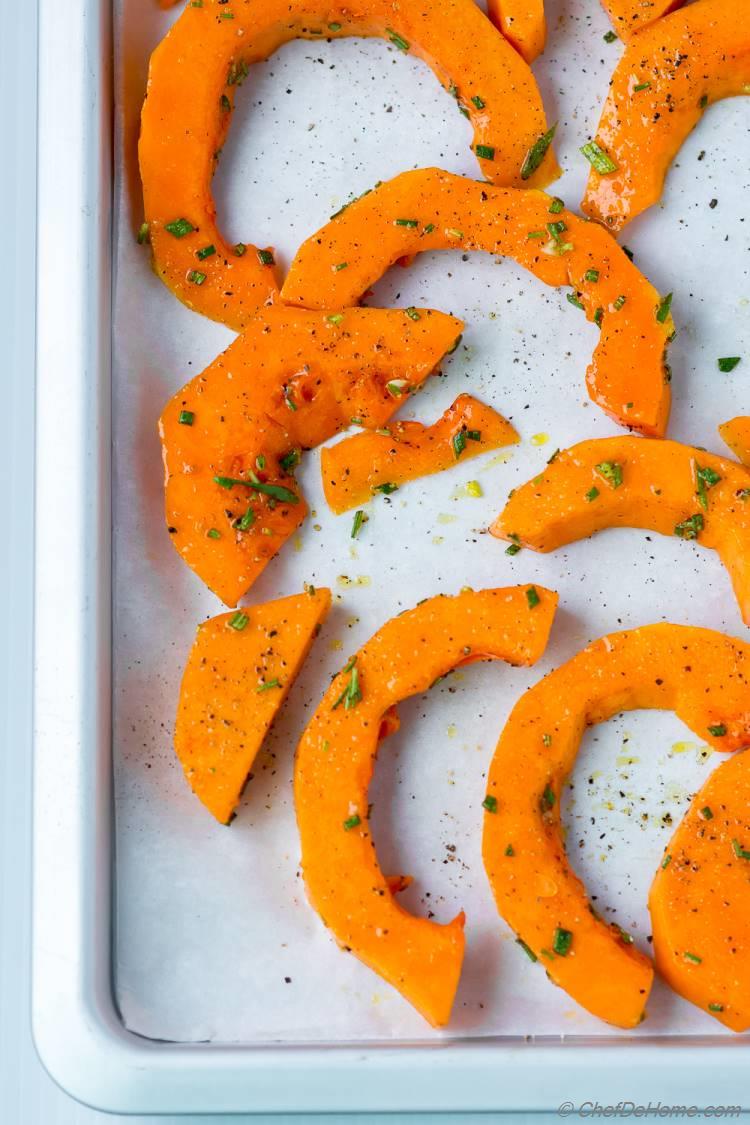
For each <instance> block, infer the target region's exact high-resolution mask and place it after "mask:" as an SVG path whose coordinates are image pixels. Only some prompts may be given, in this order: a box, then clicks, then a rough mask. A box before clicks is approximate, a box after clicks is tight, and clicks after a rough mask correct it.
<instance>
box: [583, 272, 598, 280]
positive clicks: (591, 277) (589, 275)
mask: <svg viewBox="0 0 750 1125" xmlns="http://www.w3.org/2000/svg"><path fill="white" fill-rule="evenodd" d="M583 280H584V281H590V282H592V283H593V282H595V281H598V280H599V270H594V269H590V270H586V272H585V274H584V275H583Z"/></svg>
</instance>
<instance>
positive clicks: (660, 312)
mask: <svg viewBox="0 0 750 1125" xmlns="http://www.w3.org/2000/svg"><path fill="white" fill-rule="evenodd" d="M671 308H672V294H671V293H667V295H666V297H662V299H661V301H660V302H659V307H658V308H657V310H656V319H657V320H658V321H659V324H664V322H665V320H666V319H667V317H668V316H669V310H670V309H671Z"/></svg>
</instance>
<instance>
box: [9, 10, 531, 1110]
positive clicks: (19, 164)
mask: <svg viewBox="0 0 750 1125" xmlns="http://www.w3.org/2000/svg"><path fill="white" fill-rule="evenodd" d="M58 2H64V0H58ZM143 2H144V3H153V2H154V0H143ZM60 65H61V66H64V60H63V59H61V60H60ZM35 145H36V2H35V0H0V216H2V220H1V221H0V344H1V345H2V361H1V362H0V388H2V396H1V397H0V497H1V503H2V530H1V531H0V691H2V693H3V694H2V699H1V701H0V722H2V724H3V728H4V729H3V738H2V743H1V744H0V1125H92V1123H93V1122H103V1121H112V1120H115V1119H114V1118H112V1117H110V1116H108V1115H106V1114H102V1113H98V1112H96V1111H94V1110H91V1109H88V1108H85V1107H83V1106H80V1105H78V1104H77V1103H76V1102H74V1101H73V1100H72V1099H70V1098H69V1097H68V1096H67V1095H66V1094H64V1093H63V1092H62V1091H61V1090H59V1089H58V1088H57V1086H56V1085H55V1084H54V1083H53V1082H52V1081H51V1079H50V1078H49V1077H48V1075H47V1074H46V1073H45V1071H44V1070H43V1068H42V1066H41V1064H40V1063H39V1060H38V1059H37V1057H36V1054H35V1052H34V1048H33V1045H32V1041H31V1031H30V1026H29V957H28V950H29V940H30V926H29V910H30V907H29V886H30V862H29V859H30V856H29V853H30V813H31V799H30V782H31V745H30V718H31V690H30V670H31V633H32V629H31V622H32V604H31V578H32V566H31V559H32V516H33V510H32V502H33V447H32V434H33V422H34V411H33V378H34V299H35V294H34V255H35V238H34V236H35V222H34V217H35V207H36V200H35V173H36V169H35ZM61 440H64V435H61ZM61 641H63V643H64V639H61ZM491 1116H492V1118H496V1117H497V1115H491ZM117 1120H123V1121H125V1120H127V1121H132V1122H134V1123H140V1125H145V1123H146V1122H157V1121H158V1122H169V1121H179V1122H184V1123H192V1125H199V1123H200V1122H210V1121H218V1120H219V1118H213V1117H200V1118H198V1117H182V1118H163V1117H162V1118H151V1117H149V1118H146V1117H139V1118H122V1119H120V1118H118V1119H117ZM232 1120H234V1121H238V1122H239V1121H250V1120H252V1121H254V1122H260V1121H269V1120H273V1121H274V1122H275V1123H277V1125H282V1123H283V1122H286V1121H289V1120H291V1119H290V1118H288V1117H284V1118H280V1117H275V1118H273V1119H269V1118H265V1117H264V1118H258V1117H255V1118H252V1119H251V1118H237V1117H235V1118H233V1119H232ZM303 1120H304V1118H301V1117H296V1118H294V1121H295V1122H301V1121H303ZM309 1120H315V1121H318V1122H321V1121H323V1119H322V1118H319V1117H318V1118H310V1119H309ZM327 1120H337V1121H343V1120H347V1121H356V1122H364V1121H375V1120H379V1121H383V1120H385V1119H384V1118H377V1119H376V1118H373V1117H370V1116H368V1117H356V1118H355V1117H351V1116H349V1117H347V1118H345V1119H344V1118H343V1117H340V1118H336V1119H327ZM404 1120H405V1119H404V1118H397V1117H392V1116H391V1117H389V1118H388V1121H389V1123H391V1125H396V1123H397V1122H400V1121H404ZM411 1120H413V1119H411ZM423 1120H424V1119H423ZM440 1120H441V1123H444V1125H453V1123H455V1122H458V1121H467V1120H469V1118H467V1117H463V1118H462V1117H458V1116H456V1115H454V1114H451V1115H448V1116H446V1117H441V1118H440ZM473 1120H476V1118H473ZM481 1120H482V1121H488V1120H490V1118H489V1117H487V1116H483V1117H482V1118H481ZM503 1120H504V1121H509V1120H510V1117H506V1116H504V1117H503ZM543 1120H544V1119H543V1118H542V1117H536V1118H535V1122H539V1123H540V1125H541V1123H542V1122H543Z"/></svg>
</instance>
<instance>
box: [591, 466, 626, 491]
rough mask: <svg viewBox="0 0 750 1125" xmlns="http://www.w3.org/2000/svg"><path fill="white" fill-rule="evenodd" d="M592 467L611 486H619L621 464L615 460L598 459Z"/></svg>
mask: <svg viewBox="0 0 750 1125" xmlns="http://www.w3.org/2000/svg"><path fill="white" fill-rule="evenodd" d="M594 468H595V469H596V471H597V473H598V474H599V476H600V477H603V478H604V480H606V482H607V484H609V485H611V487H612V488H619V487H620V485H621V484H622V465H620V464H619V463H618V462H617V461H600V462H599V464H598V465H595V466H594Z"/></svg>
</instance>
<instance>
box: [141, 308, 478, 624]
mask: <svg viewBox="0 0 750 1125" xmlns="http://www.w3.org/2000/svg"><path fill="white" fill-rule="evenodd" d="M461 328H462V323H461V321H460V320H456V319H455V318H454V317H451V316H445V315H444V314H443V313H437V312H431V311H430V310H427V309H422V310H419V319H418V320H414V319H412V318H411V317H409V316H407V314H406V313H404V312H401V311H400V310H389V311H386V310H378V309H347V310H346V311H345V312H343V313H318V312H314V313H313V312H302V311H300V310H297V309H287V308H283V307H282V306H275V307H273V308H269V309H266V310H265V311H263V312H262V313H261V314H260V315H259V316H257V317H256V318H255V319H254V320H252V321H251V322H249V323H248V325H247V327H246V330H245V332H244V333H243V334H242V335H241V336H239V337H238V338H237V339H236V340H235V341H234V343H233V344H231V345H230V347H229V348H227V350H226V351H225V352H224V353H223V354H222V355H220V356H218V357H217V359H215V360H214V362H213V363H211V364H210V365H209V366H208V367H207V368H206V370H205V371H203V372H202V374H200V375H197V376H196V377H195V378H194V379H192V380H191V381H190V382H189V383H187V384H186V385H185V386H184V387H183V388H182V390H180V391H178V392H177V394H176V395H174V397H173V398H172V399H171V400H170V402H169V403H167V406H166V407H165V409H164V411H163V413H162V416H161V419H160V421H159V432H160V435H161V440H162V450H163V456H164V467H165V488H166V495H165V502H166V519H167V527H168V529H169V533H170V535H171V537H172V543H173V544H174V546H175V549H176V550H177V551H178V552H179V554H180V555H181V556H182V558H183V559H184V560H185V562H186V563H187V564H188V566H190V567H192V569H193V570H194V571H195V572H196V573H197V574H198V575H199V576H200V577H201V578H202V579H203V581H204V582H205V583H206V585H207V586H209V587H210V588H211V589H212V590H213V591H214V593H215V594H217V596H218V597H220V598H221V599H222V601H224V602H225V603H226V604H227V605H236V604H237V601H238V599H239V598H240V597H241V596H242V595H243V594H244V593H245V592H246V591H247V590H248V589H249V588H250V586H251V585H252V583H253V582H254V581H255V579H256V578H257V577H258V575H259V574H260V573H261V571H262V570H263V568H264V567H265V566H266V565H267V564H268V562H270V560H271V559H272V558H273V557H274V555H275V554H276V553H277V552H278V551H279V549H280V548H281V547H282V546H283V544H284V543H285V542H286V540H287V539H288V538H289V536H290V535H291V534H292V533H293V531H294V530H295V528H297V527H298V526H299V525H300V523H301V522H302V521H303V519H304V518H305V513H306V511H307V508H306V505H305V502H304V499H303V497H302V495H301V493H300V490H299V488H298V486H297V485H296V483H295V481H294V478H293V473H294V468H295V466H296V464H297V462H298V461H299V459H300V453H301V450H302V449H309V448H312V447H313V446H315V445H319V444H320V443H321V442H323V441H326V440H327V439H328V438H330V437H332V436H333V435H334V434H335V433H337V432H338V431H339V430H341V429H344V428H345V427H346V426H348V425H349V424H350V422H352V421H355V420H356V421H357V422H358V423H359V424H361V425H364V426H374V427H379V426H384V425H385V424H386V422H387V421H388V419H389V418H390V417H391V415H392V414H393V413H394V412H395V411H396V410H397V409H398V407H399V406H400V405H401V404H402V403H403V401H404V397H403V394H400V395H394V394H393V393H391V391H389V390H388V384H389V383H391V382H392V381H393V380H399V381H400V380H404V381H405V383H406V384H408V386H409V387H410V388H413V389H416V388H417V387H419V386H420V385H421V384H422V383H423V382H424V380H425V379H426V378H427V376H428V375H429V374H430V373H431V372H432V371H434V370H435V368H436V366H437V364H438V363H439V361H440V359H441V358H442V356H443V355H444V354H445V352H446V351H448V350H449V349H450V348H451V347H452V346H453V345H454V344H455V340H456V337H457V336H458V334H459V333H460V331H461Z"/></svg>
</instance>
